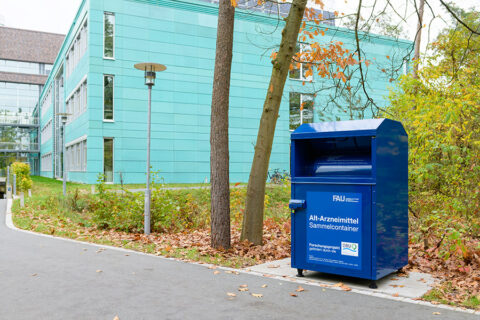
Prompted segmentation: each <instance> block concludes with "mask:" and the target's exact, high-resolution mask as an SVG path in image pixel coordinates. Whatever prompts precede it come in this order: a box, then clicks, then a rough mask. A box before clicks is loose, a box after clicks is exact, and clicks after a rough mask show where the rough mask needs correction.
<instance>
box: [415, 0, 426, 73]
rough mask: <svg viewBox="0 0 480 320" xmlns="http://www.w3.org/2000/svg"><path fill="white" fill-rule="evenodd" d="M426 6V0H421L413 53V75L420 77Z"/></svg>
mask: <svg viewBox="0 0 480 320" xmlns="http://www.w3.org/2000/svg"><path fill="white" fill-rule="evenodd" d="M424 6H425V0H420V5H419V6H418V10H417V15H418V25H417V35H416V37H415V53H414V55H413V60H414V64H413V77H414V78H415V79H418V64H419V63H420V46H421V44H422V28H423V8H424Z"/></svg>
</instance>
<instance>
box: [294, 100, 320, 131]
mask: <svg viewBox="0 0 480 320" xmlns="http://www.w3.org/2000/svg"><path fill="white" fill-rule="evenodd" d="M290 93H297V94H299V95H300V110H299V111H300V124H299V125H298V126H301V125H302V124H303V111H304V110H302V104H303V97H304V96H311V97H312V98H313V107H312V113H313V118H312V122H314V121H315V95H314V94H313V93H304V92H297V91H292V92H290ZM297 128H298V127H297ZM288 130H289V131H290V132H293V131H295V129H293V130H292V129H290V101H289V102H288Z"/></svg>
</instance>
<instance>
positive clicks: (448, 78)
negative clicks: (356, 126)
mask: <svg viewBox="0 0 480 320" xmlns="http://www.w3.org/2000/svg"><path fill="white" fill-rule="evenodd" d="M462 18H463V19H464V20H465V21H467V22H468V23H471V24H472V25H473V24H474V25H478V23H480V21H479V20H480V18H479V15H478V13H476V14H469V13H465V14H464V16H463V17H462ZM475 48H480V36H478V35H471V33H469V32H468V31H467V30H466V29H465V28H464V27H463V26H461V25H457V26H456V27H454V28H451V29H446V30H444V31H443V32H442V33H441V34H440V36H439V37H438V39H437V40H436V41H435V42H434V44H433V46H432V48H431V49H432V52H433V53H434V54H433V55H432V56H430V57H427V58H426V60H425V65H424V67H423V68H422V69H421V71H420V74H419V79H414V78H413V77H412V76H406V77H404V78H403V79H402V80H401V81H400V83H399V86H398V87H397V88H396V89H395V90H393V91H392V92H391V94H390V101H391V108H389V109H388V113H387V114H385V115H386V116H387V117H393V118H394V119H397V120H399V121H401V122H403V124H404V126H405V128H406V130H407V132H408V134H409V147H410V151H409V154H410V156H409V158H410V160H409V161H410V167H409V178H410V179H409V183H410V199H411V203H410V204H411V211H412V212H413V213H414V215H415V216H416V217H417V218H418V219H416V220H413V226H414V227H417V230H419V231H420V233H417V234H415V233H414V234H413V237H414V239H413V240H414V241H416V240H418V239H419V238H423V240H424V241H425V244H426V247H428V246H429V244H428V242H429V241H431V242H433V241H435V243H438V245H437V246H439V247H440V249H442V250H443V253H444V254H445V257H449V256H450V254H451V253H452V252H455V251H456V252H463V251H464V246H463V244H462V241H463V240H458V239H462V238H464V237H465V238H468V239H471V238H472V237H476V236H477V235H478V234H479V232H480V219H479V216H480V90H479V88H480V77H479V75H478V70H480V50H474V49H475ZM429 236H432V237H434V238H435V239H429ZM415 237H417V238H418V239H416V238H415Z"/></svg>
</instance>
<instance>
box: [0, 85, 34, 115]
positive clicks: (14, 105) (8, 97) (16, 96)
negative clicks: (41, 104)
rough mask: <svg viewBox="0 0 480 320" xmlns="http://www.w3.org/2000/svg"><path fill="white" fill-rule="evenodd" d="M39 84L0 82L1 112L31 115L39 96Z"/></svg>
mask: <svg viewBox="0 0 480 320" xmlns="http://www.w3.org/2000/svg"><path fill="white" fill-rule="evenodd" d="M40 90H41V86H39V85H36V84H35V85H34V84H25V83H13V82H0V109H1V110H2V114H5V115H7V114H11V113H13V114H15V115H17V116H21V115H22V116H23V115H25V116H31V115H32V113H33V110H34V109H35V106H36V105H37V103H38V100H39V98H40Z"/></svg>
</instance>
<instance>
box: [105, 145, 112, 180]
mask: <svg viewBox="0 0 480 320" xmlns="http://www.w3.org/2000/svg"><path fill="white" fill-rule="evenodd" d="M103 174H104V178H105V182H113V138H104V139H103Z"/></svg>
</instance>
